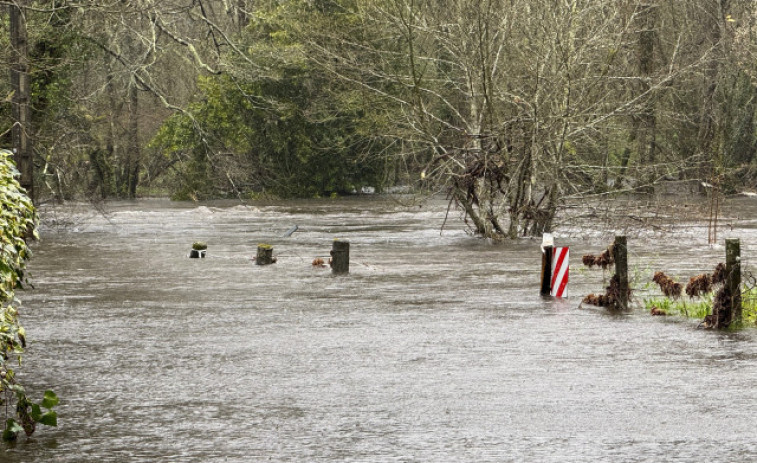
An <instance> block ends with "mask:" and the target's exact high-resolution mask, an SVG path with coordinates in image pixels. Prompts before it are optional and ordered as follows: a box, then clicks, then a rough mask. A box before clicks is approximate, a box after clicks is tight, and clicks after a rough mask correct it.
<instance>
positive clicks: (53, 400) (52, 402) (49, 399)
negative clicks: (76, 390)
mask: <svg viewBox="0 0 757 463" xmlns="http://www.w3.org/2000/svg"><path fill="white" fill-rule="evenodd" d="M58 402H60V400H59V399H58V396H57V395H55V393H54V392H53V391H51V390H49V389H48V390H47V391H45V397H44V398H43V399H42V403H41V404H40V405H42V406H43V407H45V408H46V409H48V410H49V409H51V408H53V407H54V406H56V405H58Z"/></svg>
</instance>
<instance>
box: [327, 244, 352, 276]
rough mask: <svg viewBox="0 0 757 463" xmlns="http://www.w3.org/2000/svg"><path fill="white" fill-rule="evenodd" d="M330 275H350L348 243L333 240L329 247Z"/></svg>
mask: <svg viewBox="0 0 757 463" xmlns="http://www.w3.org/2000/svg"><path fill="white" fill-rule="evenodd" d="M331 273H332V274H334V275H344V274H347V273H350V242H349V241H340V240H334V244H332V245H331Z"/></svg>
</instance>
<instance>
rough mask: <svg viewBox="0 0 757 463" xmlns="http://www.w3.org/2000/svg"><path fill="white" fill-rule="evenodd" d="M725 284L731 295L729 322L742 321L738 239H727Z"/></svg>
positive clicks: (739, 245) (739, 243)
mask: <svg viewBox="0 0 757 463" xmlns="http://www.w3.org/2000/svg"><path fill="white" fill-rule="evenodd" d="M725 274H726V281H725V285H726V288H727V291H728V294H729V295H730V297H731V301H730V302H731V304H730V308H731V311H730V313H729V314H728V316H727V318H726V320H727V321H728V324H729V325H730V324H732V323H740V322H741V242H740V241H739V240H738V239H730V240H725Z"/></svg>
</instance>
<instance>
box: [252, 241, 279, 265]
mask: <svg viewBox="0 0 757 463" xmlns="http://www.w3.org/2000/svg"><path fill="white" fill-rule="evenodd" d="M274 262H275V261H274V260H273V246H271V245H270V244H259V245H258V255H257V257H255V264H257V265H270V264H272V263H274Z"/></svg>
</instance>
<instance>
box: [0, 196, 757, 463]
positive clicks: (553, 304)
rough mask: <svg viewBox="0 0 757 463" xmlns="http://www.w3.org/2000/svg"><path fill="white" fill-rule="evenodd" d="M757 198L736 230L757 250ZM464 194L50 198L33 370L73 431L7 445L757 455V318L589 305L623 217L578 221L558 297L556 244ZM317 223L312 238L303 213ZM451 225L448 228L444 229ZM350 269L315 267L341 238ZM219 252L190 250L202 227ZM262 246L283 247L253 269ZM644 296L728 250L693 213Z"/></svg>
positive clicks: (307, 455)
mask: <svg viewBox="0 0 757 463" xmlns="http://www.w3.org/2000/svg"><path fill="white" fill-rule="evenodd" d="M756 205H757V200H751V199H739V200H735V201H732V202H731V203H729V204H728V205H727V207H726V211H725V213H724V215H725V216H726V218H724V219H723V225H722V227H721V234H722V238H727V237H731V238H741V240H742V259H743V262H744V266H745V271H746V272H749V271H750V270H751V268H750V263H751V262H752V261H754V250H755V248H754V246H753V245H752V243H754V242H755V241H756V240H757V207H756ZM446 209H447V204H446V202H443V201H439V202H433V201H432V202H429V203H423V204H421V205H411V206H409V205H403V204H399V203H397V202H394V201H392V200H390V199H381V198H378V199H377V198H368V199H344V200H335V201H331V200H318V201H316V200H313V201H303V202H282V203H270V204H251V205H240V204H239V203H226V204H224V203H212V204H202V205H198V204H177V203H171V202H169V201H163V200H149V201H139V202H132V203H114V204H108V205H106V206H105V210H104V211H101V212H104V213H98V212H96V211H93V210H89V209H87V208H86V207H85V206H79V207H70V206H68V207H58V208H45V209H44V210H43V214H44V217H45V226H44V227H43V230H42V239H41V241H39V242H38V243H36V244H34V253H35V255H34V259H33V260H32V263H31V267H30V277H31V279H32V282H33V283H34V286H35V288H34V289H33V290H29V291H25V292H23V293H22V294H21V299H22V300H23V303H24V307H25V308H24V312H23V322H24V324H25V327H26V329H27V337H28V338H29V340H30V346H29V348H28V350H27V354H26V356H25V357H24V366H23V368H22V371H23V375H22V376H23V382H24V383H25V384H26V385H27V389H28V390H29V393H30V395H31V396H33V397H37V396H41V395H42V392H43V391H44V390H45V389H46V388H50V389H53V390H54V391H55V392H56V393H57V394H58V395H59V397H60V398H61V404H60V405H59V407H58V413H59V426H58V427H57V428H45V427H40V428H39V429H38V431H37V433H36V434H35V435H34V436H33V438H32V439H26V438H25V437H23V436H22V437H20V439H19V442H18V443H17V444H15V445H12V446H8V445H5V444H3V446H2V447H0V461H3V462H76V463H81V462H98V463H106V462H158V461H161V462H163V461H165V462H169V461H170V462H254V461H274V462H385V461H396V462H478V463H481V462H510V461H512V462H522V461H536V462H545V461H546V462H549V461H552V462H569V461H575V462H589V461H596V462H607V461H624V462H634V461H654V462H662V461H709V462H714V461H722V462H726V461H727V462H733V461H754V460H755V459H757V439H755V437H754V436H755V433H756V432H757V413H755V412H754V409H753V407H754V406H755V405H757V387H755V385H757V336H755V332H754V330H751V329H747V330H744V331H742V332H739V333H717V332H712V331H707V330H702V329H697V321H696V320H684V319H681V318H674V317H668V318H663V317H651V316H649V315H648V314H647V313H646V312H645V311H644V310H643V309H641V308H640V307H639V308H637V309H636V310H633V311H631V312H630V313H626V314H622V315H612V314H609V313H607V312H606V311H605V310H604V309H600V308H593V307H585V306H584V307H581V306H580V300H581V298H582V296H583V295H585V294H587V293H589V292H601V291H602V290H603V286H604V284H605V283H606V280H607V275H605V274H603V272H602V271H601V270H584V269H582V268H581V266H580V256H581V255H582V254H584V253H599V252H601V251H602V250H603V248H604V247H606V246H607V245H608V244H609V243H610V242H611V240H612V236H613V233H615V232H616V230H612V229H611V227H607V228H602V229H599V228H596V227H592V226H588V225H587V226H584V227H578V228H574V229H572V230H570V229H566V230H563V231H562V232H558V233H557V237H556V241H557V244H558V245H569V246H570V247H571V253H572V273H571V282H570V284H569V294H570V297H569V298H567V299H565V300H560V301H554V300H545V299H542V298H541V297H540V296H539V281H538V280H539V272H540V269H539V266H540V262H541V257H540V250H539V244H540V242H539V241H538V240H531V239H522V240H517V241H515V242H509V243H504V244H497V245H493V244H490V243H487V242H486V241H483V240H480V239H476V238H474V237H471V236H469V235H467V234H466V233H465V231H464V229H463V227H462V223H461V221H460V220H459V217H458V216H457V213H455V212H453V213H451V214H450V217H449V220H447V222H446V224H445V214H446ZM295 224H296V225H298V226H299V230H298V231H297V232H295V233H294V234H293V235H292V236H291V237H288V238H283V237H281V235H283V234H284V233H285V232H286V231H287V229H289V228H290V227H291V226H293V225H295ZM442 228H443V230H442ZM335 238H339V239H346V240H349V241H350V244H351V251H350V253H351V262H350V270H351V271H350V274H349V275H347V276H341V277H334V276H332V275H331V274H330V271H329V270H327V269H319V268H313V267H312V265H311V262H312V261H313V259H315V258H316V257H325V258H326V259H328V253H329V250H330V248H331V242H332V240H333V239H335ZM198 240H202V241H206V242H207V243H208V247H209V249H208V257H207V258H205V259H189V258H187V254H188V252H189V249H190V247H191V244H192V242H193V241H198ZM258 243H269V244H272V245H273V246H274V255H275V256H277V257H278V263H276V264H275V265H272V266H267V267H261V266H256V265H254V264H253V263H252V262H251V260H250V258H251V257H252V256H254V254H255V249H256V246H257V244H258ZM629 248H630V252H631V256H630V266H631V272H632V274H633V275H634V277H635V279H634V282H633V285H634V287H635V288H636V297H637V301H638V300H639V299H641V298H643V297H644V295H645V294H647V293H648V292H650V291H651V292H653V291H652V289H650V288H649V287H648V286H647V283H648V281H649V279H650V278H651V273H652V272H653V271H654V270H665V271H667V272H668V273H670V274H672V275H674V276H676V277H678V278H680V279H683V278H687V277H688V276H693V275H695V274H697V273H701V272H704V271H707V272H709V271H711V270H712V268H714V266H715V264H716V263H717V262H719V261H722V260H724V257H723V255H724V249H723V246H722V243H721V244H720V245H717V246H714V247H710V246H708V245H707V234H706V230H705V229H704V228H703V227H701V226H696V225H693V224H691V223H680V224H679V225H677V226H676V225H673V226H672V228H668V229H666V230H665V231H660V229H658V228H653V229H649V230H646V229H640V230H636V231H635V232H634V234H633V235H629Z"/></svg>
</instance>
